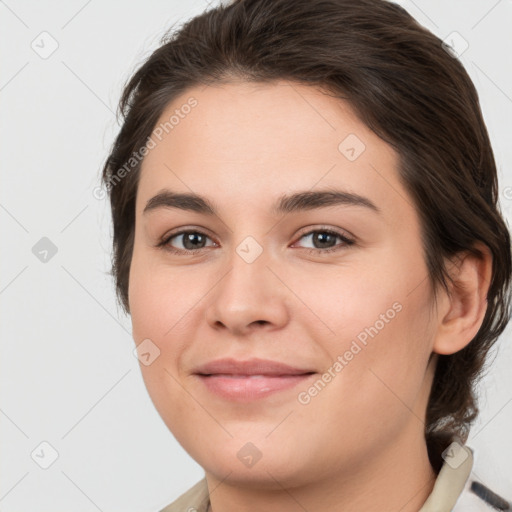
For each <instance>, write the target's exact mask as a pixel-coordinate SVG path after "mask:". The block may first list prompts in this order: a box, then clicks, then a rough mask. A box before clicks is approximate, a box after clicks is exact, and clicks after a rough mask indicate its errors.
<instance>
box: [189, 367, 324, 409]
mask: <svg viewBox="0 0 512 512" xmlns="http://www.w3.org/2000/svg"><path fill="white" fill-rule="evenodd" d="M195 373H196V375H197V376H198V378H199V379H200V381H201V382H202V383H203V384H204V385H205V386H206V389H207V390H208V391H209V392H210V393H213V394H215V395H217V396H220V397H222V398H223V399H227V400H231V401H237V402H249V401H252V400H257V399H262V398H265V397H267V396H268V395H270V394H273V393H276V392H278V391H285V390H288V389H291V388H293V387H295V386H296V385H297V384H299V383H301V382H304V381H305V380H307V379H310V378H311V376H312V375H314V374H315V373H316V372H315V371H314V370H311V369H308V368H300V367H293V366H290V365H287V364H285V363H281V362H278V361H271V360H268V359H250V360H248V361H237V360H235V359H218V360H216V361H211V362H209V363H207V364H205V365H202V366H200V367H198V368H197V369H196V372H195Z"/></svg>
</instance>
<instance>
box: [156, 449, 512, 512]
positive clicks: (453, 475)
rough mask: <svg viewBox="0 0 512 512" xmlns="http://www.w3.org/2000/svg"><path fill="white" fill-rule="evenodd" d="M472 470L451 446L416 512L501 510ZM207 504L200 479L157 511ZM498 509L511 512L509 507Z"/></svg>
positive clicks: (468, 457)
mask: <svg viewBox="0 0 512 512" xmlns="http://www.w3.org/2000/svg"><path fill="white" fill-rule="evenodd" d="M449 455H451V458H450V457H449ZM472 467H473V452H472V450H471V449H470V448H468V447H466V446H464V447H461V445H458V446H455V453H451V454H450V453H448V454H447V456H446V457H445V462H444V464H443V467H442V468H441V470H440V472H439V474H438V476H437V479H436V481H435V484H434V488H433V489H432V492H431V493H430V495H429V497H428V498H427V500H426V501H425V503H424V504H423V506H422V507H421V509H420V510H419V511H418V512H459V511H460V512H470V511H471V512H473V511H475V512H480V511H482V512H486V511H488V512H491V511H492V510H496V509H497V508H494V507H496V506H497V503H498V504H499V503H500V501H499V500H501V503H502V505H501V506H502V507H504V506H505V505H504V504H505V503H508V502H506V501H505V500H504V499H503V498H501V497H500V496H497V495H496V494H494V493H493V492H491V491H489V489H486V488H484V491H482V487H483V486H480V487H479V486H478V485H477V486H475V482H471V481H470V480H471V479H470V478H469V475H470V473H471V469H472ZM471 484H473V485H471ZM477 487H478V488H477ZM475 489H476V490H475ZM477 491H478V492H477ZM493 500H494V501H493ZM496 500H498V501H496ZM209 504H210V499H209V494H208V486H207V483H206V478H203V479H202V480H200V481H199V482H197V483H196V484H195V485H194V486H193V487H191V488H190V489H189V490H188V491H186V492H185V493H184V494H182V495H181V496H180V497H179V498H178V499H177V500H175V501H173V502H172V503H171V504H170V505H168V506H167V507H165V508H163V509H162V510H161V511H160V512H207V510H208V505H209ZM492 504H494V507H493V506H492ZM498 510H511V511H512V506H511V508H510V509H508V508H498Z"/></svg>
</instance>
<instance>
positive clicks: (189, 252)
mask: <svg viewBox="0 0 512 512" xmlns="http://www.w3.org/2000/svg"><path fill="white" fill-rule="evenodd" d="M189 233H195V234H199V235H202V236H206V237H208V238H210V237H209V236H208V235H207V234H206V233H203V232H202V231H198V230H196V229H189V230H183V231H178V232H177V233H172V234H171V235H169V236H166V237H165V238H164V239H162V240H161V241H160V242H159V243H158V244H157V247H159V248H161V249H163V250H166V251H169V252H171V253H173V254H178V255H189V256H193V255H195V254H198V253H199V254H201V253H202V252H203V251H204V250H208V248H207V247H202V248H200V249H196V250H191V249H176V248H175V247H172V246H171V245H169V242H170V241H171V240H172V239H173V238H175V237H177V236H180V235H184V234H189ZM313 233H327V234H329V235H334V236H336V237H338V238H339V239H340V240H341V241H342V242H343V244H338V245H335V246H334V247H330V248H327V249H311V248H308V247H305V248H303V250H305V251H306V252H307V253H309V254H313V255H315V256H316V255H319V254H320V255H323V254H326V253H333V252H337V251H340V250H342V249H343V248H345V247H349V246H351V245H353V244H354V243H355V241H354V240H352V239H350V238H348V237H347V236H345V235H342V234H341V233H339V232H338V231H334V230H332V229H327V228H317V229H313V230H311V231H306V232H305V233H303V234H301V235H300V237H299V238H298V240H300V239H302V238H304V237H305V236H308V235H311V234H313Z"/></svg>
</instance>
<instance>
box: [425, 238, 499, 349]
mask: <svg viewBox="0 0 512 512" xmlns="http://www.w3.org/2000/svg"><path fill="white" fill-rule="evenodd" d="M474 248H475V249H476V250H477V251H478V252H479V254H474V253H473V252H470V251H465V252H464V253H461V254H458V255H457V256H456V257H455V258H453V259H452V260H451V261H450V262H449V263H448V272H449V274H450V275H451V276H452V280H453V284H451V283H450V282H448V284H449V289H450V293H449V294H447V293H446V292H445V290H442V296H439V300H438V308H437V312H438V326H437V327H438V328H437V332H436V335H435V339H434V344H433V347H432V350H433V352H435V353H437V354H454V353H455V352H458V351H459V350H461V349H463V348H464V347H465V346H466V345H468V344H469V343H470V341H471V340H472V339H473V338H474V337H475V336H476V334H477V332H478V330H479V329H480V326H481V325H482V322H483V319H484V317H485V312H486V311H487V293H488V291H489V285H490V281H491V274H492V254H491V251H490V250H489V248H488V247H487V246H486V245H485V244H483V243H481V242H478V243H476V244H475V245H474Z"/></svg>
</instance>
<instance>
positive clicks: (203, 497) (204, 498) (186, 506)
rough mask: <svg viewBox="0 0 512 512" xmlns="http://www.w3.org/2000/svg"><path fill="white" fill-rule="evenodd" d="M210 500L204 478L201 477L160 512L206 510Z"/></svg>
mask: <svg viewBox="0 0 512 512" xmlns="http://www.w3.org/2000/svg"><path fill="white" fill-rule="evenodd" d="M209 502H210V498H209V494H208V485H207V483H206V478H203V479H202V480H200V481H199V482H197V483H196V484H195V485H193V486H192V487H191V488H190V489H188V490H187V491H185V492H184V493H183V494H182V495H181V496H180V497H179V498H177V499H176V500H175V501H173V502H172V503H171V504H169V505H167V506H166V507H165V508H163V509H162V510H160V512H206V510H207V508H208V504H209Z"/></svg>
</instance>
